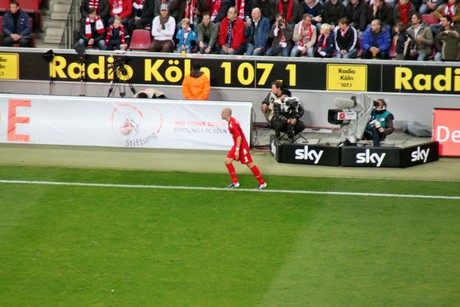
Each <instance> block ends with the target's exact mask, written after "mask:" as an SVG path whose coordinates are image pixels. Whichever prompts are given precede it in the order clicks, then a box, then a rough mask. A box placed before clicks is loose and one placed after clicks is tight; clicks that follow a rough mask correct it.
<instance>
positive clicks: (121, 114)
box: [112, 104, 163, 147]
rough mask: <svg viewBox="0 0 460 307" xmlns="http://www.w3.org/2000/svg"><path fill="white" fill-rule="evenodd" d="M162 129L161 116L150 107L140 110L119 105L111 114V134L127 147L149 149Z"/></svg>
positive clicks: (156, 110) (126, 105) (130, 106)
mask: <svg viewBox="0 0 460 307" xmlns="http://www.w3.org/2000/svg"><path fill="white" fill-rule="evenodd" d="M142 107H144V106H142ZM162 127H163V115H162V113H161V111H160V110H159V109H157V108H154V107H152V105H146V106H145V107H144V108H143V109H142V110H140V109H139V107H136V106H134V105H132V104H119V105H117V106H116V107H115V108H114V110H113V112H112V130H113V133H114V135H115V136H116V137H117V138H118V139H119V140H120V141H121V142H122V143H123V145H124V146H127V147H149V145H151V144H152V143H153V142H155V141H156V140H158V138H159V135H160V132H161V129H162Z"/></svg>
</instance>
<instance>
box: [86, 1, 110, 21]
mask: <svg viewBox="0 0 460 307" xmlns="http://www.w3.org/2000/svg"><path fill="white" fill-rule="evenodd" d="M92 8H95V9H96V10H97V15H99V16H100V17H101V19H102V21H104V24H107V25H108V24H109V17H110V14H109V11H110V5H109V2H108V1H107V0H82V1H81V5H80V14H81V18H82V19H86V17H88V15H89V10H90V9H92Z"/></svg>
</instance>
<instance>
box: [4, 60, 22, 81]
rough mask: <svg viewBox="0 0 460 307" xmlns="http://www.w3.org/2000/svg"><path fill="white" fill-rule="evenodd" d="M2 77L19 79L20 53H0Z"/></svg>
mask: <svg viewBox="0 0 460 307" xmlns="http://www.w3.org/2000/svg"><path fill="white" fill-rule="evenodd" d="M0 79H10V80H19V53H0Z"/></svg>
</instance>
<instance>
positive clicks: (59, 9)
mask: <svg viewBox="0 0 460 307" xmlns="http://www.w3.org/2000/svg"><path fill="white" fill-rule="evenodd" d="M53 12H55V13H67V14H69V12H70V3H69V4H65V3H56V4H55V5H53Z"/></svg>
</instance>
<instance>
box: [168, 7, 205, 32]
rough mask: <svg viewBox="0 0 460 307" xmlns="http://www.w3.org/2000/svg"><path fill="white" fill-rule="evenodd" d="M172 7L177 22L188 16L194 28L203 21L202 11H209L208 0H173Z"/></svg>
mask: <svg viewBox="0 0 460 307" xmlns="http://www.w3.org/2000/svg"><path fill="white" fill-rule="evenodd" d="M170 7H171V12H172V17H174V19H176V22H179V21H180V20H182V19H183V18H188V19H189V20H190V25H191V26H192V27H193V29H196V27H197V26H198V24H199V23H200V22H201V19H202V13H204V12H207V11H209V3H208V1H207V0H172V1H171V6H170Z"/></svg>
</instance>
